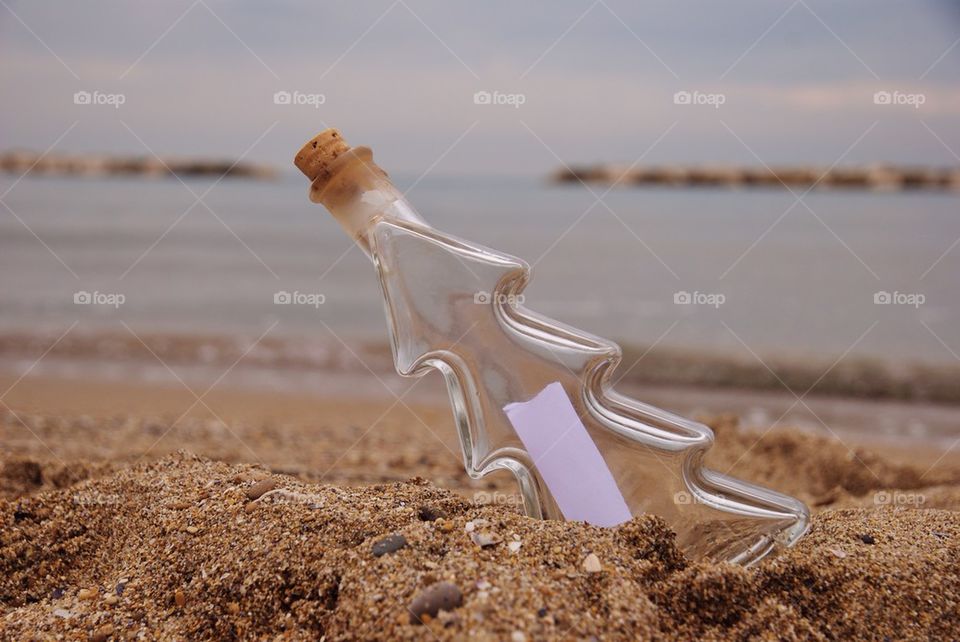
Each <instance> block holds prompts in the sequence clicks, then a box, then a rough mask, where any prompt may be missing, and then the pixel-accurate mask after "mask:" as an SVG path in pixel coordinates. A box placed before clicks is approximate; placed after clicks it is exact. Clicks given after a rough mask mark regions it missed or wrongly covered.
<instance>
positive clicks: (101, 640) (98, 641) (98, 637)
mask: <svg viewBox="0 0 960 642" xmlns="http://www.w3.org/2000/svg"><path fill="white" fill-rule="evenodd" d="M111 635H113V625H112V624H109V623H107V624H104V625H103V626H101V627H100V628H99V629H97V630H96V631H94V632H93V635H91V636H90V642H106V641H107V640H108V639H110V636H111Z"/></svg>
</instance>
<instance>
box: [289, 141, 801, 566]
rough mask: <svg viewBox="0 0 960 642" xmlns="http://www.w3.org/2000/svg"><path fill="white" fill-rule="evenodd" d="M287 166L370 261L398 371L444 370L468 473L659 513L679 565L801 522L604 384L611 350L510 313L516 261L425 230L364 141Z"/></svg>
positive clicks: (702, 438)
mask: <svg viewBox="0 0 960 642" xmlns="http://www.w3.org/2000/svg"><path fill="white" fill-rule="evenodd" d="M294 162H295V164H296V165H297V167H299V168H300V169H301V171H303V173H304V174H305V175H306V176H307V177H308V178H309V179H310V180H311V187H310V199H311V200H312V201H314V202H317V203H322V204H323V205H324V206H326V208H327V209H328V210H329V211H330V213H331V214H333V216H334V217H335V218H336V219H337V221H338V222H339V223H340V225H341V226H342V227H343V228H344V229H345V230H346V232H347V233H348V234H349V235H350V236H351V238H353V239H354V241H355V242H356V243H357V244H358V245H359V246H360V248H361V249H363V251H364V252H365V253H366V254H367V256H369V257H370V259H371V260H372V261H373V263H374V265H375V266H376V270H377V274H378V276H379V278H380V284H381V287H382V291H383V297H384V304H385V307H386V314H387V322H388V326H389V330H390V340H391V346H392V350H393V357H394V362H395V365H396V368H397V371H398V372H399V373H400V374H401V375H405V376H413V377H416V376H422V375H424V374H426V373H427V372H428V371H430V370H431V369H436V370H439V371H440V373H441V374H442V375H443V377H444V379H445V381H446V384H447V389H448V391H449V395H450V403H451V405H452V407H453V415H454V420H455V423H456V427H457V431H458V434H459V438H460V444H461V447H462V451H463V460H464V465H465V467H466V470H467V473H468V474H469V475H470V476H471V477H473V478H479V477H482V476H484V475H486V474H488V473H490V472H492V471H494V470H501V469H506V470H508V471H510V472H511V473H513V475H514V477H515V478H516V481H517V483H518V484H519V490H520V494H521V496H522V499H523V506H524V510H525V512H526V513H527V515H529V516H530V517H535V518H549V519H568V520H582V521H587V522H589V523H592V524H595V525H598V526H614V525H616V524H619V523H621V522H623V521H626V520H628V519H629V518H630V517H631V516H633V515H638V514H641V513H653V514H656V515H659V516H660V517H662V518H663V519H664V520H665V521H666V522H667V524H668V525H669V526H670V527H671V528H672V529H673V530H674V531H675V532H676V534H677V543H678V545H679V546H680V548H681V549H682V550H683V551H684V552H685V553H686V554H687V555H689V556H691V557H693V558H700V557H709V558H712V559H723V560H729V561H732V562H737V563H741V564H751V563H753V562H756V561H757V560H759V559H760V558H762V557H763V556H764V555H766V554H768V553H770V552H771V551H773V550H775V549H777V548H779V547H784V546H790V545H791V544H793V543H794V542H796V541H797V539H799V538H800V537H801V536H802V535H803V533H804V532H805V531H806V529H807V527H808V523H809V512H808V510H807V507H806V506H805V505H804V504H803V503H802V502H800V501H799V500H797V499H794V498H792V497H788V496H786V495H782V494H780V493H777V492H774V491H772V490H768V489H765V488H761V487H759V486H756V485H753V484H750V483H748V482H745V481H742V480H739V479H735V478H733V477H730V476H727V475H723V474H720V473H718V472H715V471H713V470H710V469H708V468H706V467H704V466H703V465H702V460H703V456H704V454H705V453H706V451H707V450H708V449H709V448H710V447H711V445H712V443H713V433H712V431H711V430H710V429H709V428H708V427H707V426H704V425H702V424H700V423H697V422H694V421H691V420H688V419H685V418H683V417H679V416H677V415H674V414H671V413H669V412H667V411H665V410H661V409H659V408H656V407H653V406H650V405H648V404H645V403H642V402H639V401H636V400H634V399H631V398H629V397H626V396H624V395H622V394H620V393H618V392H616V391H615V390H613V389H612V385H611V382H610V379H611V374H612V373H613V371H614V370H615V369H616V367H617V364H618V363H619V362H620V358H621V351H620V348H619V347H618V346H617V345H616V344H614V343H612V342H610V341H607V340H605V339H602V338H599V337H595V336H592V335H590V334H588V333H586V332H583V331H581V330H578V329H576V328H572V327H569V326H567V325H564V324H563V323H561V322H559V321H554V320H553V319H549V318H547V317H545V316H542V315H540V314H537V313H536V312H533V311H532V310H529V309H527V308H526V307H524V306H523V305H522V304H521V303H522V301H523V297H522V292H523V289H524V287H525V286H526V284H527V283H528V281H529V280H530V278H531V270H530V267H529V266H528V265H527V264H526V263H524V262H523V261H522V260H520V259H518V258H515V257H512V256H509V255H507V254H503V253H501V252H497V251H496V250H491V249H488V248H485V247H483V246H481V245H478V244H476V243H473V242H470V241H465V240H463V239H459V238H456V237H454V236H451V235H449V234H445V233H444V232H441V231H439V230H436V229H434V228H433V227H431V226H430V225H429V224H428V223H427V222H425V221H424V220H423V219H422V218H421V217H420V216H419V215H418V214H417V213H416V212H415V211H414V209H413V208H412V207H411V206H410V204H409V203H408V202H407V201H406V199H405V198H404V195H403V194H402V193H401V192H400V191H399V190H398V189H397V188H396V187H395V186H394V185H393V184H392V183H391V182H390V179H389V178H388V177H387V174H386V173H385V172H384V171H383V170H382V169H380V168H379V167H378V166H377V165H376V164H375V163H374V162H373V153H372V152H371V150H370V149H369V148H367V147H353V148H352V147H350V146H349V145H347V143H346V142H345V141H344V140H343V138H342V136H341V135H340V133H339V132H338V131H336V130H334V129H328V130H326V131H324V132H322V133H321V134H319V135H318V136H316V137H315V138H314V139H312V140H311V141H309V142H308V143H307V144H306V145H305V146H304V147H303V149H301V150H300V152H299V153H298V154H297V156H296V159H295V161H294Z"/></svg>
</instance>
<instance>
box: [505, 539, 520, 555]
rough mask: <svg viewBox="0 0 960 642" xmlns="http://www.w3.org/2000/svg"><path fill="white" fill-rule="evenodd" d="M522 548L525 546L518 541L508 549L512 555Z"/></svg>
mask: <svg viewBox="0 0 960 642" xmlns="http://www.w3.org/2000/svg"><path fill="white" fill-rule="evenodd" d="M521 546H523V544H521V543H520V542H517V541H513V542H510V543H509V544H507V548H509V549H510V552H511V553H516V552H517V551H519V550H520V547H521Z"/></svg>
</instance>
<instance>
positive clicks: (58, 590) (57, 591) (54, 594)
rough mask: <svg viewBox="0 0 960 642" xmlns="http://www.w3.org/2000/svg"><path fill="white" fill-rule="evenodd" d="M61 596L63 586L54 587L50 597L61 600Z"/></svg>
mask: <svg viewBox="0 0 960 642" xmlns="http://www.w3.org/2000/svg"><path fill="white" fill-rule="evenodd" d="M61 597H63V589H62V588H55V589H53V591H52V592H51V593H50V598H51V599H54V600H59V599H60V598H61Z"/></svg>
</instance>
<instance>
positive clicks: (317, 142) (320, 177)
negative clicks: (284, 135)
mask: <svg viewBox="0 0 960 642" xmlns="http://www.w3.org/2000/svg"><path fill="white" fill-rule="evenodd" d="M348 151H350V145H348V144H347V142H346V141H345V140H343V135H342V134H340V132H339V131H337V130H336V129H332V128H331V129H325V130H324V131H322V132H320V133H319V134H317V135H316V136H314V137H313V138H312V139H311V140H310V141H308V142H307V144H306V145H304V146H303V147H302V148H301V149H300V151H299V152H297V155H296V157H295V158H294V159H293V164H294V165H296V166H297V167H298V168H300V171H301V172H303V173H304V174H305V175H306V176H307V178H309V179H310V180H311V181H313V184H314V189H317V188H320V189H322V188H323V184H324V183H325V182H326V181H328V180H330V177H331V176H332V173H331V171H330V169H331V166H332V165H333V162H334V161H335V160H336V159H337V158H339V157H340V156H341V155H343V154H345V153H347V152H348Z"/></svg>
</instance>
